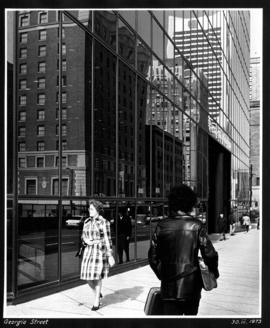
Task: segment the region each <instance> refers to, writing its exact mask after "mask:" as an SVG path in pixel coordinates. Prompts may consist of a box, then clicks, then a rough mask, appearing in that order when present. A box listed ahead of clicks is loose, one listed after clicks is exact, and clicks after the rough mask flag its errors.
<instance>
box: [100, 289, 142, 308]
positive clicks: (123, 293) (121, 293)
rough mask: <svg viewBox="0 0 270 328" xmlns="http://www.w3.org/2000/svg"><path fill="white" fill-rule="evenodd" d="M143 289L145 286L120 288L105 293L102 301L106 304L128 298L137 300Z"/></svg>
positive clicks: (120, 301)
mask: <svg viewBox="0 0 270 328" xmlns="http://www.w3.org/2000/svg"><path fill="white" fill-rule="evenodd" d="M143 290H144V288H143V287H141V286H134V287H132V288H123V289H118V290H115V291H114V292H113V293H111V294H107V295H104V296H103V298H102V299H101V302H102V303H103V306H106V305H110V304H117V303H122V302H124V301H127V300H131V301H132V300H136V299H137V297H138V296H139V295H140V294H141V293H142V292H143Z"/></svg>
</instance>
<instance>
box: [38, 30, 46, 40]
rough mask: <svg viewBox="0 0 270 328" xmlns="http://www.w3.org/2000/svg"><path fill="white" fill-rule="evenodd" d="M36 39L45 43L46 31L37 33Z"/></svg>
mask: <svg viewBox="0 0 270 328" xmlns="http://www.w3.org/2000/svg"><path fill="white" fill-rule="evenodd" d="M38 39H39V41H45V40H46V39H47V31H46V30H41V31H39V32H38Z"/></svg>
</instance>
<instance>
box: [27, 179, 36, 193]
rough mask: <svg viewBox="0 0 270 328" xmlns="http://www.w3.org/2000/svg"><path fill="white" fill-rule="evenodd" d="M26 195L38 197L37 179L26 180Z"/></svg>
mask: <svg viewBox="0 0 270 328" xmlns="http://www.w3.org/2000/svg"><path fill="white" fill-rule="evenodd" d="M26 194H27V195H36V194H37V181H36V179H27V180H26Z"/></svg>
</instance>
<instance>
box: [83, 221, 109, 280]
mask: <svg viewBox="0 0 270 328" xmlns="http://www.w3.org/2000/svg"><path fill="white" fill-rule="evenodd" d="M84 238H88V239H90V240H92V241H93V240H100V243H98V244H94V245H87V246H86V247H85V249H84V253H83V258H82V263H81V276H80V278H81V279H82V280H99V279H102V278H107V277H108V273H109V263H108V256H109V255H111V254H112V241H111V231H110V222H109V221H107V220H105V219H104V218H103V217H102V216H99V217H98V218H96V219H91V218H87V219H86V220H85V222H84V226H83V232H82V239H84Z"/></svg>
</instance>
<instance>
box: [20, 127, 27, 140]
mask: <svg viewBox="0 0 270 328" xmlns="http://www.w3.org/2000/svg"><path fill="white" fill-rule="evenodd" d="M25 134H26V129H25V127H24V126H20V127H19V137H25Z"/></svg>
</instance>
